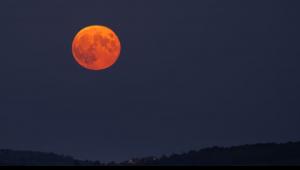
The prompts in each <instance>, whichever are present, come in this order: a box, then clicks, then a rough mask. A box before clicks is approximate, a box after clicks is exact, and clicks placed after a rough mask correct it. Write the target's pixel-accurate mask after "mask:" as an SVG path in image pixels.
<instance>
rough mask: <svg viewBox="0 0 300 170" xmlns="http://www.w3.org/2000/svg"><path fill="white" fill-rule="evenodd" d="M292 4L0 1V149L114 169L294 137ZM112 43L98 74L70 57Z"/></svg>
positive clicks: (297, 116) (297, 97) (296, 21)
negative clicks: (75, 46) (110, 38)
mask: <svg viewBox="0 0 300 170" xmlns="http://www.w3.org/2000/svg"><path fill="white" fill-rule="evenodd" d="M299 9H300V2H299V1H297V0H243V1H241V0H226V1H225V0H26V1H22V0H1V1H0V21H1V27H0V32H1V41H0V50H1V53H0V55H1V62H0V65H1V67H0V77H1V83H0V136H1V137H0V138H1V139H0V148H1V149H15V150H34V151H45V152H56V153H60V154H67V155H72V156H74V157H76V158H79V159H91V160H100V161H111V160H114V161H122V160H126V159H130V158H132V157H143V156H151V155H162V154H170V153H173V152H176V153H181V152H184V151H188V150H192V149H200V148H203V147H208V146H214V145H220V146H229V145H230V146H231V145H239V144H250V143H259V142H287V141H296V140H299V139H300V133H299V129H300V123H299V122H300V105H299V102H300V88H299V87H300V78H299V75H300V67H299V64H300V58H299V57H300V48H299V47H300V10H299ZM88 25H105V26H108V27H110V28H112V29H113V30H114V31H115V32H116V33H117V34H118V36H119V37H120V39H121V42H122V54H121V56H120V59H119V60H118V62H117V63H116V64H115V65H114V66H113V67H111V68H110V69H108V70H105V71H98V72H95V71H89V70H86V69H84V68H82V67H81V66H80V65H78V64H77V63H76V62H75V60H74V59H73V56H72V52H71V45H72V40H73V38H74V36H75V35H76V33H77V32H78V31H79V30H80V29H82V28H83V27H85V26H88Z"/></svg>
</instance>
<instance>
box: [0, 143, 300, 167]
mask: <svg viewBox="0 0 300 170" xmlns="http://www.w3.org/2000/svg"><path fill="white" fill-rule="evenodd" d="M6 165H13V166H31V165H34V166H35V165H36V166H43V165H47V166H106V165H108V166H109V165H114V166H122V165H123V166H176V165H177V166H210V165H213V166H219V165H300V142H290V143H286V144H275V143H267V144H255V145H243V146H236V147H228V148H225V147H212V148H206V149H202V150H198V151H190V152H187V153H184V154H173V155H170V156H162V157H147V158H136V159H132V160H129V161H125V162H122V163H109V164H101V163H100V162H92V161H80V160H76V159H74V158H72V157H70V156H64V155H57V154H53V153H42V152H31V151H13V150H0V166H6Z"/></svg>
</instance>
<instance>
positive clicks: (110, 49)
mask: <svg viewBox="0 0 300 170" xmlns="http://www.w3.org/2000/svg"><path fill="white" fill-rule="evenodd" d="M72 53H73V56H74V58H75V60H76V61H77V63H78V64H79V65H81V66H82V67H84V68H86V69H88V70H94V71H99V70H105V69H108V68H110V67H111V66H112V65H114V64H115V63H116V61H117V60H118V58H119V56H120V53H121V42H120V39H119V38H118V36H117V34H116V33H115V32H114V31H112V30H111V29H110V28H108V27H105V26H100V25H94V26H88V27H85V28H83V29H82V30H81V31H79V32H78V33H77V35H76V36H75V38H74V40H73V44H72Z"/></svg>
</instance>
